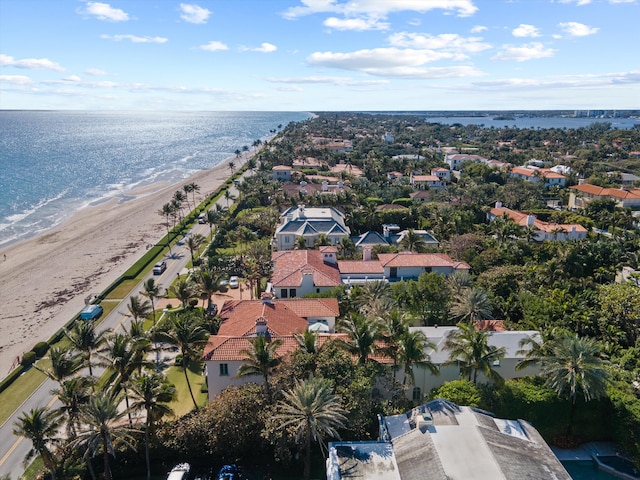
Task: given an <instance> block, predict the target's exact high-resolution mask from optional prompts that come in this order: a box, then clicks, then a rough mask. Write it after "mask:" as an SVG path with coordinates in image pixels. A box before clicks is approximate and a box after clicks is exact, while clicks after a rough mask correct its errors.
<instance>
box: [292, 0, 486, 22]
mask: <svg viewBox="0 0 640 480" xmlns="http://www.w3.org/2000/svg"><path fill="white" fill-rule="evenodd" d="M301 4H302V5H299V6H296V7H291V8H288V9H287V10H285V11H284V12H283V14H282V16H283V17H284V18H286V19H289V20H294V19H296V18H298V17H302V16H305V15H313V14H316V13H334V14H341V15H345V16H347V17H357V16H359V15H360V16H372V17H377V18H384V17H386V15H388V14H390V13H394V12H402V11H411V12H418V13H425V12H428V11H429V10H438V9H439V10H445V11H447V12H451V11H455V12H457V13H458V15H459V16H461V17H468V16H470V15H473V14H474V13H476V12H477V11H478V7H476V6H475V5H474V4H473V0H428V1H425V0H369V1H365V2H363V1H359V0H346V1H344V2H342V3H341V2H339V0H301Z"/></svg>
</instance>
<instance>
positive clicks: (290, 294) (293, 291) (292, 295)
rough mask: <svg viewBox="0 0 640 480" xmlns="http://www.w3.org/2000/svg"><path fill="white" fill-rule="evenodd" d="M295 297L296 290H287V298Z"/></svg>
mask: <svg viewBox="0 0 640 480" xmlns="http://www.w3.org/2000/svg"><path fill="white" fill-rule="evenodd" d="M295 296H296V289H295V288H290V289H289V297H290V298H293V297H295Z"/></svg>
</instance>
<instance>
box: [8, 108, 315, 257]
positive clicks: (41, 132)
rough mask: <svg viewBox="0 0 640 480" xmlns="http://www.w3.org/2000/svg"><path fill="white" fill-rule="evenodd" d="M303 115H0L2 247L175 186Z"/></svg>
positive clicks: (303, 117) (224, 113)
mask: <svg viewBox="0 0 640 480" xmlns="http://www.w3.org/2000/svg"><path fill="white" fill-rule="evenodd" d="M310 117H311V114H309V113H306V112H86V111H8V110H4V111H0V246H7V245H9V244H12V243H15V242H18V241H20V240H24V239H26V238H29V237H32V236H34V235H36V234H38V233H41V232H44V231H46V230H48V229H50V228H52V227H55V226H56V225H59V224H60V223H61V222H63V221H64V220H65V219H66V218H68V217H69V216H70V215H71V214H73V213H74V212H76V211H77V210H79V209H81V208H83V207H85V206H88V205H92V204H97V203H99V202H102V201H105V200H108V199H109V198H113V197H118V196H122V197H124V195H125V194H126V193H127V192H129V191H130V190H132V189H134V188H136V187H142V186H145V185H149V184H151V183H155V182H160V181H166V182H169V183H177V182H179V181H180V180H182V179H184V178H187V177H188V176H189V175H191V174H193V173H195V172H197V171H199V170H204V169H209V168H212V167H214V166H216V165H217V164H219V163H221V162H222V161H224V160H225V159H227V158H229V157H231V156H233V155H234V152H235V151H236V150H243V147H245V146H247V147H249V148H252V144H253V143H254V142H255V141H256V140H265V139H267V138H269V137H271V136H272V135H273V134H274V131H278V127H279V126H280V127H285V126H286V125H287V124H288V123H290V122H297V121H302V120H306V119H308V118H310Z"/></svg>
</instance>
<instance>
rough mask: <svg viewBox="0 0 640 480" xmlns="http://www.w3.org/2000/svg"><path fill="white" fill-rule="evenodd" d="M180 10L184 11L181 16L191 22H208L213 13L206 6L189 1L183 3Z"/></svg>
mask: <svg viewBox="0 0 640 480" xmlns="http://www.w3.org/2000/svg"><path fill="white" fill-rule="evenodd" d="M180 10H181V11H182V14H181V15H180V18H181V19H183V20H184V21H185V22H189V23H207V20H208V19H209V16H211V13H212V12H211V11H209V10H207V9H206V8H203V7H200V6H199V5H192V4H189V3H181V4H180Z"/></svg>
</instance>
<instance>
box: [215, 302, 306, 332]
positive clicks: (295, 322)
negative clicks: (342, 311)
mask: <svg viewBox="0 0 640 480" xmlns="http://www.w3.org/2000/svg"><path fill="white" fill-rule="evenodd" d="M220 318H222V320H223V321H222V325H220V330H219V331H218V334H219V335H226V336H231V337H242V336H247V335H255V333H256V320H258V319H265V320H266V321H267V331H268V332H269V333H270V334H272V335H277V336H283V335H291V334H293V333H296V332H303V331H305V330H306V329H307V326H308V323H307V321H306V320H305V319H304V318H302V317H301V316H300V315H297V314H296V313H295V312H294V311H292V310H291V309H290V308H287V306H286V305H285V304H283V303H281V302H273V303H271V304H265V303H263V302H262V301H260V300H230V301H227V302H225V303H224V305H223V306H222V309H221V310H220Z"/></svg>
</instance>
